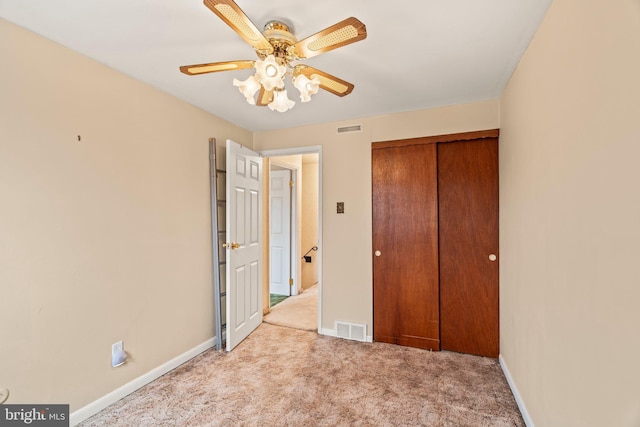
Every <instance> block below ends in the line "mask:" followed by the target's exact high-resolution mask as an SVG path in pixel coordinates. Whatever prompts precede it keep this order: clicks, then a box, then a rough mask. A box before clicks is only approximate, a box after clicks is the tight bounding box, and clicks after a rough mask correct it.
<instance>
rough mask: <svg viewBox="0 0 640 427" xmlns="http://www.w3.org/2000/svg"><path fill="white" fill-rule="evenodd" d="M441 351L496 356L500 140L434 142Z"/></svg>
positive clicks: (497, 344) (497, 349) (497, 352)
mask: <svg viewBox="0 0 640 427" xmlns="http://www.w3.org/2000/svg"><path fill="white" fill-rule="evenodd" d="M438 204H439V242H440V334H441V347H442V349H443V350H452V351H457V352H461V353H470V354H476V355H481V356H488V357H498V355H499V350H500V348H499V301H498V298H499V286H498V274H499V269H498V140H497V138H486V139H480V140H475V141H464V142H453V143H444V144H438Z"/></svg>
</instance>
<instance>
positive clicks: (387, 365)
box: [81, 324, 525, 427]
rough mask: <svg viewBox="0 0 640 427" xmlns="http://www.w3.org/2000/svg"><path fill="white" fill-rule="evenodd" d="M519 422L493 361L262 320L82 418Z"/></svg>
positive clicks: (155, 422) (149, 422) (130, 422)
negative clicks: (237, 340) (228, 343)
mask: <svg viewBox="0 0 640 427" xmlns="http://www.w3.org/2000/svg"><path fill="white" fill-rule="evenodd" d="M81 425H82V426H84V427H88V426H127V427H129V426H456V427H459V426H474V427H481V426H524V425H525V424H524V422H523V420H522V417H521V416H520V413H519V411H518V407H517V405H516V402H515V401H514V398H513V395H512V394H511V391H510V390H509V386H508V385H507V382H506V381H505V378H504V376H503V373H502V371H501V369H500V366H499V364H498V362H497V361H496V360H495V359H488V358H483V357H477V356H470V355H463V354H457V353H450V352H429V351H425V350H420V349H415V348H409V347H400V346H395V345H390V344H383V343H361V342H355V341H347V340H343V339H339V338H332V337H326V336H321V335H318V334H316V333H313V332H308V331H301V330H296V329H291V328H285V327H280V326H274V325H269V324H262V325H261V326H260V327H259V328H258V329H257V330H256V331H254V332H253V333H252V334H251V335H250V336H249V337H248V338H247V339H246V340H245V341H244V342H243V343H241V344H240V345H239V346H238V347H237V348H236V349H234V350H233V351H232V352H230V353H224V352H216V351H215V350H208V351H206V352H204V353H202V354H201V355H199V356H197V357H195V358H194V359H192V360H190V361H189V362H187V363H185V364H184V365H182V366H180V367H178V368H177V369H175V370H174V371H172V372H169V373H167V374H166V375H164V376H162V377H161V378H159V379H157V380H155V381H153V382H152V383H150V384H148V385H146V386H145V387H143V388H141V389H139V390H138V391H136V392H134V393H132V394H130V395H129V396H127V397H125V398H124V399H122V400H120V401H118V402H116V403H115V404H113V405H111V406H110V407H108V408H106V409H105V410H103V411H102V412H100V413H98V414H96V415H95V416H93V417H92V418H89V419H88V420H86V421H85V422H84V423H82V424H81Z"/></svg>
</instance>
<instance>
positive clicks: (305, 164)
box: [300, 154, 320, 289]
mask: <svg viewBox="0 0 640 427" xmlns="http://www.w3.org/2000/svg"><path fill="white" fill-rule="evenodd" d="M318 178H319V175H318V155H317V154H305V155H304V156H302V247H301V248H300V249H301V252H302V254H301V255H300V256H301V257H302V255H304V253H305V252H307V251H308V250H309V249H311V248H312V247H313V246H318V185H319V181H318ZM309 255H310V256H311V262H310V263H308V262H305V261H304V260H301V263H302V266H301V271H302V288H303V289H309V288H310V287H311V286H313V285H315V284H316V283H318V266H319V264H320V263H319V260H318V256H317V255H318V252H316V251H311V252H309Z"/></svg>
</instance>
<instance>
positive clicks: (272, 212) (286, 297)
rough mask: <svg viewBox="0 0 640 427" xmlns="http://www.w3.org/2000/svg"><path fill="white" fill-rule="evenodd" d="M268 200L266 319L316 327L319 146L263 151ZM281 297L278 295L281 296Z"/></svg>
mask: <svg viewBox="0 0 640 427" xmlns="http://www.w3.org/2000/svg"><path fill="white" fill-rule="evenodd" d="M261 155H262V156H263V157H265V158H267V161H266V162H265V172H267V171H268V175H267V173H265V182H266V183H268V184H266V185H265V187H264V188H265V191H266V192H267V194H265V199H266V200H268V204H269V207H268V209H267V215H268V218H267V219H266V222H265V226H268V228H269V230H268V232H267V233H266V235H265V237H266V238H267V244H266V247H267V248H268V254H265V255H267V256H268V260H265V265H268V266H269V269H268V270H269V271H268V274H267V277H268V279H267V280H265V281H264V283H263V289H264V293H266V294H268V295H270V298H265V299H264V300H263V304H264V305H265V307H263V308H264V312H265V318H264V321H265V322H267V323H272V324H276V325H281V326H287V327H292V328H296V329H304V330H313V331H318V329H319V325H322V323H321V317H322V311H321V301H322V298H321V292H322V280H321V272H322V268H321V266H322V242H321V236H322V232H321V224H322V220H321V196H320V195H321V182H322V180H321V169H322V168H321V147H302V148H292V149H283V150H269V151H263V152H261ZM278 300H280V301H278Z"/></svg>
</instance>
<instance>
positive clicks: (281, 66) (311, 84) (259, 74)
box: [180, 0, 367, 112]
mask: <svg viewBox="0 0 640 427" xmlns="http://www.w3.org/2000/svg"><path fill="white" fill-rule="evenodd" d="M204 4H205V6H207V7H208V8H209V9H211V11H212V12H213V13H215V14H216V15H218V17H220V19H222V20H223V21H224V22H225V23H226V24H227V25H229V26H230V27H231V28H232V29H233V30H234V31H235V32H236V33H238V34H239V35H240V37H242V38H243V39H244V41H246V42H247V43H248V44H249V45H251V47H253V48H254V49H255V51H256V54H257V55H258V57H259V58H260V59H258V60H255V61H253V60H240V61H224V62H212V63H208V64H195V65H184V66H182V67H180V71H182V72H183V73H184V74H187V75H199V74H206V73H216V72H219V71H233V70H242V69H245V68H255V70H256V73H255V74H254V75H253V76H251V77H249V78H248V79H246V80H244V81H240V80H238V79H234V80H233V84H234V86H237V87H238V89H239V90H240V92H241V93H242V94H243V95H244V96H245V98H246V99H247V102H248V103H249V104H252V105H259V106H269V108H270V109H271V110H275V111H279V112H284V111H287V110H289V109H290V108H292V107H293V105H294V104H295V102H294V101H292V100H290V99H289V98H288V97H287V91H286V89H285V88H284V77H285V76H286V75H289V76H290V78H291V79H292V81H293V84H294V86H295V87H296V89H298V90H299V91H300V100H301V102H307V101H309V100H310V99H311V96H312V95H314V94H316V93H317V92H318V89H324V90H326V91H328V92H330V93H333V94H334V95H338V96H345V95H348V94H350V93H351V91H352V90H353V88H354V86H353V84H351V83H349V82H346V81H344V80H342V79H340V78H338V77H335V76H332V75H331V74H328V73H325V72H324V71H320V70H318V69H316V68H313V67H309V66H307V65H303V64H294V63H295V62H297V61H299V60H302V59H307V58H311V57H313V56H316V55H319V54H321V53H325V52H329V51H331V50H333V49H337V48H339V47H342V46H346V45H348V44H351V43H355V42H357V41H360V40H363V39H365V38H366V37H367V29H366V27H365V25H364V24H363V23H362V22H360V21H359V20H358V19H356V18H353V17H352V18H347V19H345V20H343V21H340V22H338V23H337V24H335V25H332V26H330V27H328V28H325V29H324V30H322V31H320V32H318V33H316V34H313V35H311V36H309V37H307V38H305V39H302V40H298V39H297V38H296V37H295V36H294V35H293V34H292V33H291V31H290V29H289V27H288V26H287V25H286V24H284V23H282V22H279V21H270V22H268V23H267V24H266V25H265V26H264V31H262V32H261V31H259V30H258V28H257V27H256V26H255V25H254V24H253V22H251V20H250V19H249V18H248V17H247V15H245V13H244V12H243V11H242V9H240V7H239V6H238V5H237V4H236V3H235V2H234V1H233V0H204ZM258 91H259V93H258V97H257V100H256V99H255V94H256V93H257V92H258Z"/></svg>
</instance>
